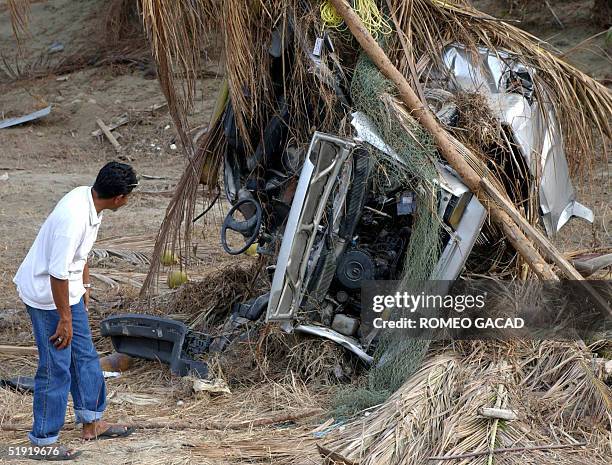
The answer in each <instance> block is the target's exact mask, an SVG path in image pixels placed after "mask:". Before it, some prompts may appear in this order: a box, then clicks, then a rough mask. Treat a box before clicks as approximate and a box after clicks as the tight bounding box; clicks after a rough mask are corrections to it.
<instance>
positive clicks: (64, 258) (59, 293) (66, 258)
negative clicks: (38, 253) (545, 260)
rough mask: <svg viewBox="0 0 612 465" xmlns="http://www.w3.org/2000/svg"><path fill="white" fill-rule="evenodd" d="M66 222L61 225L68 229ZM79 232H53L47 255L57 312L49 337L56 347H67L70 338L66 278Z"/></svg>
mask: <svg viewBox="0 0 612 465" xmlns="http://www.w3.org/2000/svg"><path fill="white" fill-rule="evenodd" d="M68 226H69V225H68V224H64V225H63V227H64V228H65V229H66V230H67V231H69V230H70V228H69V227H68ZM81 239H82V237H81V235H80V234H74V233H73V234H54V236H53V245H52V248H51V254H50V257H49V275H50V277H49V279H50V282H51V294H52V295H53V302H54V303H55V308H56V309H57V313H58V314H59V318H60V320H59V322H58V324H57V328H56V329H55V333H54V334H53V336H51V337H50V338H49V339H50V340H51V341H52V342H53V343H54V345H55V347H57V348H58V349H64V348H66V347H68V345H69V344H70V341H71V340H72V310H71V309H70V298H69V286H68V278H69V277H70V272H69V267H70V264H71V263H72V260H73V259H74V254H75V252H76V250H77V248H78V246H79V244H80V242H81Z"/></svg>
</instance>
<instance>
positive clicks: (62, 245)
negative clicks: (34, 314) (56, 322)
mask: <svg viewBox="0 0 612 465" xmlns="http://www.w3.org/2000/svg"><path fill="white" fill-rule="evenodd" d="M101 221H102V213H100V215H98V213H97V212H96V208H95V206H94V203H93V197H92V195H91V187H90V186H81V187H77V188H76V189H73V190H72V191H70V192H68V193H67V194H66V195H65V196H64V197H63V198H62V199H61V200H60V201H59V202H58V204H57V205H56V206H55V208H54V209H53V211H52V212H51V214H50V215H49V217H48V218H47V219H46V221H45V222H44V223H43V225H42V227H41V228H40V231H39V232H38V235H37V236H36V240H34V244H32V247H31V248H30V251H29V252H28V254H27V255H26V258H25V259H24V260H23V263H22V264H21V266H20V267H19V270H17V274H16V275H15V278H14V279H13V282H14V283H15V284H16V285H17V290H18V292H19V297H20V298H21V300H22V301H23V302H24V303H25V304H26V305H28V306H30V307H34V308H39V309H42V310H53V309H55V308H56V305H55V303H54V301H53V295H52V294H51V280H50V276H53V277H55V278H57V279H67V280H68V281H69V283H68V289H69V303H70V305H75V304H77V303H78V302H79V301H80V300H81V297H82V296H83V294H85V288H84V287H83V269H84V268H85V264H86V263H87V256H88V255H89V252H90V251H91V249H92V247H93V244H94V242H95V241H96V237H97V236H98V229H99V227H100V222H101Z"/></svg>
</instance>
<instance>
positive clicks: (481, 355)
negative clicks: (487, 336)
mask: <svg viewBox="0 0 612 465" xmlns="http://www.w3.org/2000/svg"><path fill="white" fill-rule="evenodd" d="M587 355H588V351H586V348H583V349H580V348H579V347H578V346H576V345H575V344H573V343H553V342H518V341H508V342H501V341H475V342H458V343H455V344H454V345H453V348H452V350H449V349H448V348H447V349H446V350H443V351H442V352H433V353H432V354H431V356H430V358H429V359H428V360H427V361H426V362H425V363H424V364H423V366H422V367H421V369H420V370H419V371H418V372H416V373H415V374H414V375H413V376H412V377H411V378H410V379H408V380H407V381H406V383H405V384H404V385H403V386H402V387H401V388H400V389H399V390H398V391H397V392H396V393H395V394H394V395H393V396H391V397H390V398H389V399H388V400H387V401H386V402H385V403H384V404H383V405H382V406H380V407H379V408H378V409H376V410H375V411H373V412H370V414H369V415H368V416H366V417H364V416H361V417H360V418H355V419H354V420H352V421H351V422H350V423H349V424H348V425H347V427H346V429H345V430H344V431H342V432H341V433H340V434H338V435H337V437H335V438H334V439H333V440H331V441H330V442H328V443H327V444H326V445H325V446H326V448H328V449H330V450H332V451H334V452H336V453H338V454H340V456H342V457H344V458H346V459H347V460H348V461H353V462H355V463H359V464H361V465H369V464H372V465H373V464H377V465H378V464H380V465H400V464H401V465H408V464H414V465H420V464H422V463H426V462H427V459H428V458H429V457H431V456H446V457H450V456H455V455H461V454H464V453H468V452H485V453H484V454H483V455H481V456H479V457H471V458H464V459H461V460H459V459H457V460H456V461H455V462H454V463H459V464H462V465H467V464H470V465H473V464H482V465H484V464H491V463H500V464H518V463H520V464H534V465H535V464H541V463H561V464H577V463H586V462H584V460H586V458H587V457H588V458H589V460H592V461H593V463H597V464H603V463H606V458H605V456H606V447H609V446H605V440H606V439H605V438H607V437H608V435H609V432H608V431H607V430H606V428H607V427H608V421H609V418H610V415H612V409H611V407H610V404H609V399H610V389H609V387H607V386H605V384H604V383H603V382H602V381H601V379H599V378H597V377H596V376H595V375H594V372H593V370H592V368H590V367H589V366H588V364H585V363H582V362H581V361H580V360H581V359H582V360H584V359H583V357H587ZM587 358H588V357H587ZM571 379H573V380H575V382H572V381H570V380H571ZM589 384H590V386H589ZM482 407H495V408H502V409H508V410H512V411H514V412H515V413H516V414H517V415H518V419H517V420H515V421H506V420H500V419H492V418H488V417H483V416H482V415H481V414H480V413H479V412H480V409H481V408H482ZM584 431H588V433H585V432H584ZM582 440H586V441H587V443H588V446H587V449H580V450H576V451H567V452H563V451H555V452H553V451H550V452H544V451H535V450H530V451H524V452H519V453H514V454H495V456H494V458H493V459H491V454H489V453H487V452H488V451H489V450H490V449H495V448H509V447H517V446H521V447H527V448H529V447H532V446H536V445H544V444H558V443H560V442H565V441H567V442H569V444H570V445H571V444H572V443H574V444H576V443H578V442H580V441H582ZM491 460H493V462H492V461H491Z"/></svg>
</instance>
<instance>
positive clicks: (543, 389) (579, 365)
mask: <svg viewBox="0 0 612 465" xmlns="http://www.w3.org/2000/svg"><path fill="white" fill-rule="evenodd" d="M536 348H537V352H536V351H535V350H534V351H533V352H532V353H531V357H525V358H524V360H523V369H524V370H529V371H530V373H529V375H528V376H527V377H526V378H525V379H524V380H523V381H522V384H523V385H524V386H526V387H529V388H530V389H531V390H533V391H536V392H539V393H541V396H542V397H541V400H542V401H543V402H545V403H546V404H548V405H549V406H550V408H549V409H548V410H547V411H546V412H543V414H544V415H545V416H546V418H547V419H548V420H549V421H550V422H558V421H560V420H563V422H564V423H565V424H570V425H573V424H575V423H576V422H577V421H578V420H579V419H580V418H584V417H588V418H590V419H591V420H592V421H594V422H604V421H607V420H608V418H609V416H610V415H612V390H611V389H610V387H609V386H607V385H606V384H605V383H604V381H603V380H601V379H600V378H598V377H597V375H596V372H595V365H594V364H593V355H592V353H591V352H590V351H589V350H588V348H587V347H585V346H584V345H583V344H578V343H571V344H568V343H562V342H555V341H546V342H542V343H541V344H539V345H537V346H536Z"/></svg>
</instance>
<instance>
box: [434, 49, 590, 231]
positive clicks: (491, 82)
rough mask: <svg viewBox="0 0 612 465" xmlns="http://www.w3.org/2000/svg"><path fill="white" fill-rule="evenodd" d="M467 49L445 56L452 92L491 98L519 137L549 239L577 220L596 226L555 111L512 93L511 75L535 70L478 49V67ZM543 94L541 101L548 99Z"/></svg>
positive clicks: (447, 52)
mask: <svg viewBox="0 0 612 465" xmlns="http://www.w3.org/2000/svg"><path fill="white" fill-rule="evenodd" d="M474 58H475V57H474V55H472V54H471V53H470V52H468V51H467V50H466V49H465V48H464V47H462V46H459V45H451V46H449V47H447V48H446V49H445V51H444V53H443V62H444V65H445V66H446V68H447V71H449V72H450V76H451V81H450V82H451V84H450V86H451V88H450V90H451V91H455V92H456V91H458V90H462V91H466V92H478V93H480V94H482V95H484V96H486V97H487V99H488V101H489V105H490V108H491V110H492V112H493V114H494V115H495V116H496V118H497V119H498V120H499V121H500V123H501V124H502V125H506V126H507V127H508V128H509V129H510V130H511V132H512V134H513V135H514V139H515V140H514V142H515V143H516V144H517V145H518V147H519V148H520V152H521V155H522V156H523V158H524V159H525V161H526V163H527V166H528V167H529V170H530V172H531V174H532V176H533V177H534V178H535V179H537V180H539V200H540V208H541V211H542V221H543V223H544V226H545V228H546V232H547V233H548V235H553V234H554V233H556V232H557V231H559V230H560V229H561V228H562V227H563V225H564V224H565V223H567V221H569V219H570V218H571V217H572V216H578V217H580V218H583V219H585V220H587V221H590V222H592V221H593V212H592V211H591V210H589V209H588V208H587V207H585V206H584V205H582V204H580V203H579V202H577V201H576V194H575V191H574V188H573V186H572V183H571V180H570V176H569V168H568V164H567V159H566V157H565V151H564V148H563V135H562V132H561V126H560V124H559V121H558V119H557V116H556V114H555V112H554V111H553V106H552V104H551V103H550V102H547V101H544V102H542V101H538V100H537V99H533V100H532V101H531V103H530V102H529V100H528V99H527V98H526V97H525V96H523V95H522V94H520V93H514V92H507V91H506V80H507V79H508V77H509V74H510V72H515V73H523V74H528V75H529V76H530V77H531V78H533V75H534V74H535V73H536V71H535V70H533V69H531V68H528V67H526V66H524V65H522V64H521V63H519V62H518V61H517V60H516V58H514V57H512V56H511V55H509V54H506V53H503V52H498V53H492V52H490V51H489V50H487V49H485V48H480V49H478V55H477V60H478V61H477V62H475V60H474ZM545 95H546V94H545V92H544V91H543V90H542V89H540V92H539V93H538V97H542V96H545Z"/></svg>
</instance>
